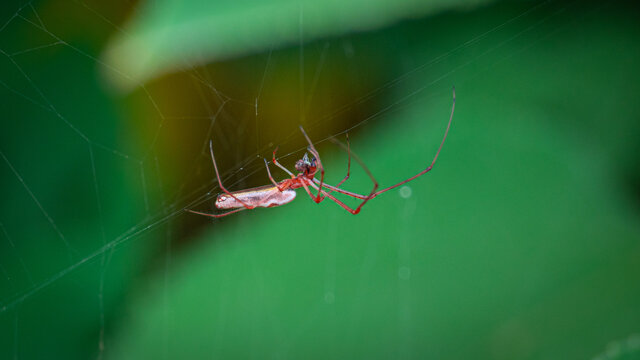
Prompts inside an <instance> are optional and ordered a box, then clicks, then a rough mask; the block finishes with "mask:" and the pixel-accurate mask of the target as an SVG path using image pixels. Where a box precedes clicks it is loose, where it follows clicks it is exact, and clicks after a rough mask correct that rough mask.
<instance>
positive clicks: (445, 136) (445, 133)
mask: <svg viewBox="0 0 640 360" xmlns="http://www.w3.org/2000/svg"><path fill="white" fill-rule="evenodd" d="M455 107H456V89H455V87H454V88H453V104H452V105H451V115H449V122H448V123H447V128H446V130H445V132H444V136H443V137H442V141H441V142H440V147H438V151H437V152H436V155H435V156H434V157H433V161H431V164H430V165H429V166H428V167H427V168H426V169H424V170H422V171H421V172H419V173H417V174H416V175H414V176H412V177H410V178H408V179H406V180H403V181H400V182H399V183H397V184H395V185H391V186H389V187H387V188H384V189H382V190H379V191H376V188H377V182H376V180H375V179H374V178H373V175H372V174H371V172H370V171H369V169H368V168H367V167H366V166H365V165H364V163H363V162H362V160H360V158H359V157H358V155H356V154H355V153H353V156H354V158H355V159H356V161H357V162H358V163H359V164H360V166H362V168H363V169H364V171H365V172H366V173H367V174H368V175H369V177H370V178H371V180H373V182H374V184H375V186H374V190H373V191H372V192H371V193H370V194H369V196H366V197H364V196H363V195H360V194H357V193H352V192H350V191H346V190H343V189H338V187H332V186H331V185H326V184H325V187H327V188H329V189H331V190H334V191H336V192H339V193H341V194H345V195H348V196H351V197H354V198H357V199H362V200H363V202H362V203H361V204H360V206H358V208H357V209H356V210H354V211H355V212H352V211H351V210H349V209H350V208H348V207H347V208H345V209H347V210H348V211H349V212H351V213H352V214H357V213H358V212H359V211H360V209H361V208H362V206H363V205H364V204H365V203H366V202H367V201H369V200H371V199H373V198H374V197H376V196H378V195H380V194H382V193H384V192H387V191H389V190H391V189H395V188H397V187H398V186H400V185H403V184H406V183H408V182H409V181H411V180H414V179H416V178H418V177H420V176H422V175H424V174H426V173H428V172H429V171H431V169H433V165H435V163H436V160H437V159H438V155H440V150H442V146H443V145H444V141H445V140H446V139H447V135H448V134H449V129H450V128H451V122H452V120H453V113H454V110H455ZM331 140H332V141H333V142H334V143H336V144H338V145H339V146H340V147H342V148H343V149H346V150H347V151H349V147H348V146H345V145H344V144H342V143H341V142H339V141H337V140H335V139H333V138H332V139H331ZM315 180H316V179H314V181H315ZM315 182H316V183H317V181H315ZM314 185H315V184H314ZM327 196H328V197H329V198H330V199H331V200H333V201H336V202H337V203H338V204H339V205H340V204H341V203H342V202H340V201H339V200H337V199H335V197H333V196H329V194H328V193H327ZM342 204H344V203H342ZM341 206H342V205H341ZM345 206H346V205H345ZM343 207H344V206H343Z"/></svg>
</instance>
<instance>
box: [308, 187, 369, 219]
mask: <svg viewBox="0 0 640 360" xmlns="http://www.w3.org/2000/svg"><path fill="white" fill-rule="evenodd" d="M309 185H311V186H312V187H313V188H314V189H316V190H318V191H320V192H322V194H324V196H325V197H327V198H329V199H331V200H333V201H334V202H335V203H336V204H338V205H340V206H341V207H342V208H343V209H345V210H347V211H348V212H350V213H351V214H353V215H356V214H357V213H359V212H360V208H362V205H364V203H366V202H367V200H369V199H367V197H365V200H364V201H363V202H362V204H360V206H358V208H357V209H355V210H354V209H352V208H350V207H349V205H347V204H345V203H343V202H342V201H340V200H338V199H337V198H336V197H335V196H333V195H331V194H329V193H328V192H326V191H324V190H320V188H319V187H318V185H316V184H314V183H309ZM305 188H306V187H305ZM309 195H310V196H311V192H309ZM311 198H312V199H313V196H312V197H311Z"/></svg>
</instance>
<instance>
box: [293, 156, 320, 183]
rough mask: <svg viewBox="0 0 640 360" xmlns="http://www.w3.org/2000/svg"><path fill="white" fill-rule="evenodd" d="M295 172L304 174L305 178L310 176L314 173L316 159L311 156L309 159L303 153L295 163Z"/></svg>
mask: <svg viewBox="0 0 640 360" xmlns="http://www.w3.org/2000/svg"><path fill="white" fill-rule="evenodd" d="M296 171H298V172H300V173H302V174H304V175H305V176H311V177H313V175H314V174H315V173H316V158H314V157H313V156H312V157H311V159H309V155H307V153H304V156H303V157H302V159H300V160H298V161H296Z"/></svg>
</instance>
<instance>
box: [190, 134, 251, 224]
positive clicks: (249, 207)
mask: <svg viewBox="0 0 640 360" xmlns="http://www.w3.org/2000/svg"><path fill="white" fill-rule="evenodd" d="M209 151H210V152H211V161H212V162H213V169H214V170H215V171H216V178H217V179H218V185H220V189H222V191H224V192H225V193H226V194H227V195H229V196H231V197H232V198H234V199H236V200H237V201H238V202H239V203H241V204H242V205H244V209H237V210H232V211H228V212H226V213H222V214H219V215H216V214H207V213H202V212H198V211H194V210H190V209H185V210H186V211H188V212H191V213H194V214H198V215H205V216H210V217H214V218H219V217H223V216H227V215H231V214H233V213H237V212H238V211H242V210H245V209H249V210H251V209H253V208H255V206H250V205H247V204H246V203H245V202H244V201H242V200H240V199H238V198H237V197H235V195H233V194H232V193H231V192H230V191H229V190H227V189H226V188H225V187H224V186H223V185H222V180H220V173H219V172H218V165H217V164H216V157H215V156H214V155H213V141H209Z"/></svg>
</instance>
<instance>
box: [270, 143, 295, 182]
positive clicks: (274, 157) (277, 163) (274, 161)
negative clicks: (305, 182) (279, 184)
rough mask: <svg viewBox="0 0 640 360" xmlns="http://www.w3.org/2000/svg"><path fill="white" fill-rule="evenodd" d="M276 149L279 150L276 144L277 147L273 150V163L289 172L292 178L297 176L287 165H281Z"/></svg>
mask: <svg viewBox="0 0 640 360" xmlns="http://www.w3.org/2000/svg"><path fill="white" fill-rule="evenodd" d="M276 151H278V147H277V146H276V148H275V149H274V150H273V163H274V164H275V165H276V166H277V167H279V168H280V169H282V170H284V172H286V173H287V174H289V176H291V178H292V179H293V178H295V177H296V176H295V175H293V173H292V172H291V171H289V169H287V168H286V167H284V166H282V165H280V163H279V162H278V160H276Z"/></svg>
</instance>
